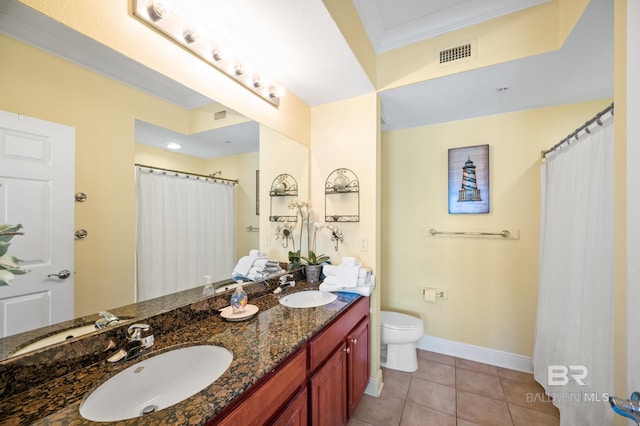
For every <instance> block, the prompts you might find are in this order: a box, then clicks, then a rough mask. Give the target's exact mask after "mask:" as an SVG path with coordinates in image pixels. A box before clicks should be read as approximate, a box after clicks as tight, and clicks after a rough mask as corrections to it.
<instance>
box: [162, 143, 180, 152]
mask: <svg viewBox="0 0 640 426" xmlns="http://www.w3.org/2000/svg"><path fill="white" fill-rule="evenodd" d="M164 146H165V147H166V148H167V149H171V150H174V151H175V150H177V149H180V148H182V145H180V144H179V143H178V142H167V143H166V144H164Z"/></svg>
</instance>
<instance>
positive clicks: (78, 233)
mask: <svg viewBox="0 0 640 426" xmlns="http://www.w3.org/2000/svg"><path fill="white" fill-rule="evenodd" d="M87 234H88V232H87V230H86V229H78V230H77V231H76V232H75V234H74V235H75V236H76V238H79V239H82V238H86V237H87Z"/></svg>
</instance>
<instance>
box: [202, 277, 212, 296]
mask: <svg viewBox="0 0 640 426" xmlns="http://www.w3.org/2000/svg"><path fill="white" fill-rule="evenodd" d="M202 278H204V287H202V295H203V296H211V295H213V294H215V289H214V288H213V284H212V283H211V275H203V276H202Z"/></svg>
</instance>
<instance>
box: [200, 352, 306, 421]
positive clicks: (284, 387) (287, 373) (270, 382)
mask: <svg viewBox="0 0 640 426" xmlns="http://www.w3.org/2000/svg"><path fill="white" fill-rule="evenodd" d="M306 359H307V352H306V350H304V349H303V350H301V351H300V352H298V354H297V355H295V356H294V357H293V358H291V359H290V360H289V361H285V362H284V363H283V364H281V365H279V366H278V367H276V369H275V370H273V371H272V372H271V373H269V374H268V375H267V376H266V377H265V379H264V381H263V382H261V384H259V385H258V386H259V387H258V388H257V389H256V391H255V392H253V393H251V394H250V395H249V396H248V397H246V398H245V399H244V400H243V401H242V402H241V403H240V404H238V405H237V406H236V407H235V408H234V409H233V411H231V412H230V413H229V415H228V416H227V417H225V418H223V419H222V420H221V421H220V420H218V418H214V419H213V420H212V421H211V422H210V423H209V424H210V425H213V424H220V425H222V426H236V425H240V426H244V425H263V424H265V423H267V421H268V420H269V419H270V418H271V417H272V416H274V415H275V414H276V413H277V412H278V411H279V410H280V408H281V407H283V406H284V405H286V404H287V401H289V399H290V398H291V396H292V395H295V393H296V392H297V391H298V389H300V388H302V387H303V386H304V381H305V379H306V377H307V370H306V366H307V363H306Z"/></svg>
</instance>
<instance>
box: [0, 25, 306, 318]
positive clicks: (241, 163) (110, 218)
mask: <svg viewBox="0 0 640 426" xmlns="http://www.w3.org/2000/svg"><path fill="white" fill-rule="evenodd" d="M0 51H2V52H3V57H4V58H5V62H4V66H3V67H0V92H1V93H2V94H3V96H0V109H2V110H5V111H11V112H19V113H22V114H25V115H28V116H31V117H36V118H39V119H42V120H48V121H52V122H56V123H61V124H65V125H68V126H72V127H74V128H75V129H76V170H75V173H76V176H75V182H76V188H75V189H76V191H82V192H85V193H86V194H87V196H88V198H87V201H86V202H84V203H77V204H76V207H75V227H76V228H84V229H87V231H88V233H89V236H88V237H87V238H86V239H84V240H76V243H75V316H82V315H86V314H90V313H95V312H97V311H99V310H104V309H110V308H114V307H117V306H122V305H126V304H129V303H132V302H133V296H134V292H133V290H134V288H133V278H134V246H135V244H134V235H135V232H134V229H135V223H134V197H135V193H134V168H133V164H134V163H135V162H140V163H144V164H149V165H155V166H158V167H166V168H178V169H179V170H183V169H184V170H187V171H191V172H194V173H205V174H206V173H208V172H209V171H210V168H211V167H215V169H216V170H223V173H225V174H224V177H228V178H234V179H235V178H238V179H240V180H241V184H240V186H239V189H238V193H237V194H238V205H237V207H238V211H242V212H247V216H246V217H241V218H240V219H239V220H238V222H237V227H238V229H237V230H236V233H237V236H238V238H239V241H238V242H237V244H236V248H237V250H238V253H239V252H240V251H244V250H247V247H257V243H258V241H257V239H258V235H257V233H249V232H246V230H245V228H246V226H248V225H249V224H253V225H254V226H255V225H257V223H256V222H251V221H250V219H253V218H249V216H251V214H253V217H255V198H254V197H255V170H256V169H257V168H258V154H257V153H255V154H253V155H250V154H247V155H245V156H244V157H242V156H239V157H238V158H229V159H228V160H227V161H228V163H225V164H221V163H220V161H223V160H218V161H216V162H212V163H208V162H207V161H204V160H199V159H196V158H193V157H189V156H184V155H180V154H174V155H177V156H178V157H177V158H180V157H182V159H181V160H180V161H178V163H177V164H179V166H176V160H175V157H174V159H173V160H171V161H168V160H167V158H166V157H163V156H162V155H160V156H159V155H158V153H157V152H154V150H153V149H152V148H149V147H140V146H138V148H137V151H138V153H137V154H136V152H135V151H136V148H135V120H136V119H141V120H144V121H146V122H149V123H154V124H158V125H162V126H163V127H167V128H170V129H172V130H174V131H178V132H182V133H190V131H189V130H190V128H193V127H195V128H198V129H200V130H204V128H202V125H196V124H194V120H193V118H192V115H191V113H190V112H189V111H187V110H184V109H182V108H179V107H177V106H175V105H173V104H170V103H167V102H164V101H161V100H159V99H157V98H155V97H152V96H149V95H147V94H144V93H142V92H139V91H137V90H134V89H132V88H131V87H129V86H126V85H124V84H121V83H118V82H115V81H113V80H110V79H108V78H106V77H104V76H102V75H100V74H96V73H93V72H90V71H87V70H86V69H84V68H81V67H79V66H77V65H74V64H72V63H70V62H66V61H64V60H61V59H58V58H56V57H54V56H52V55H50V54H47V53H45V52H42V51H40V50H38V49H34V48H32V47H30V46H28V45H25V44H23V43H21V42H18V41H16V40H14V39H11V38H8V37H5V36H3V35H0ZM296 145H300V144H296ZM300 146H302V145H300ZM303 148H304V147H303ZM304 149H306V148H304ZM157 151H160V152H163V153H164V151H162V150H157ZM143 154H144V155H143ZM136 155H137V156H138V157H136ZM273 155H274V156H275V155H276V154H275V153H274V154H273ZM209 161H212V160H209ZM227 164H228V165H227ZM232 171H233V173H234V175H231V173H232ZM246 203H250V204H249V205H247V204H246Z"/></svg>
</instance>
